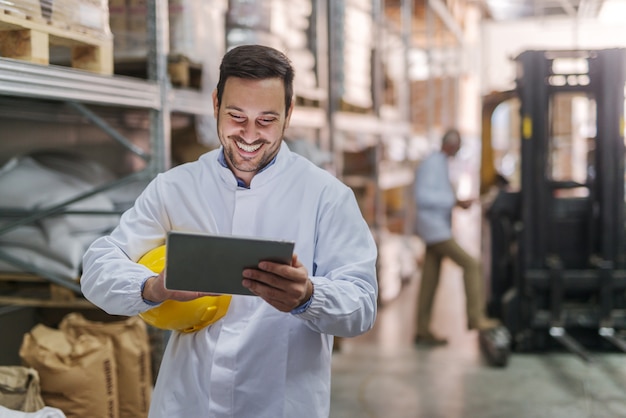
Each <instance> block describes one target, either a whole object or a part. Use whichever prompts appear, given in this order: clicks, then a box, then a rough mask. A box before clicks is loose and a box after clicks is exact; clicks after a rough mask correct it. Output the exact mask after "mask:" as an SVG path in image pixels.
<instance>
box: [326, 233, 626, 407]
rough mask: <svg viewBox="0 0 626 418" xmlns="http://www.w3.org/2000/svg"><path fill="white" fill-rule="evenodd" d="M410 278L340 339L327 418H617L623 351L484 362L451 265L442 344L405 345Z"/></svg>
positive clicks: (440, 311)
mask: <svg viewBox="0 0 626 418" xmlns="http://www.w3.org/2000/svg"><path fill="white" fill-rule="evenodd" d="M460 224H462V223H460ZM464 236H465V238H466V239H473V238H470V237H469V236H467V235H464ZM461 242H462V244H463V241H461ZM465 244H470V242H469V241H467V240H466V241H465ZM473 248H476V247H473ZM418 282H419V274H417V275H416V277H415V278H414V279H412V280H411V281H409V283H408V284H406V285H405V286H404V287H403V289H402V292H401V294H400V296H399V297H398V298H397V299H395V300H393V301H391V302H389V303H387V304H386V305H384V306H382V307H381V308H380V309H379V313H378V318H377V322H376V325H375V326H374V329H372V330H371V331H370V332H368V333H366V334H365V335H362V336H360V337H356V338H351V339H344V340H341V342H340V343H341V344H340V349H339V350H338V351H337V352H336V353H335V354H334V356H333V375H332V376H333V377H332V399H331V414H330V417H331V418H356V417H358V418H361V417H363V418H504V417H506V418H518V417H519V418H540V417H541V418H561V417H562V418H616V417H626V354H622V353H597V352H594V353H592V355H593V361H592V362H591V363H586V362H584V361H582V359H580V358H579V357H578V356H576V355H574V354H571V353H569V352H566V351H565V350H553V351H550V352H544V353H538V354H527V353H523V354H522V353H514V354H513V355H512V356H511V357H510V358H509V362H508V365H507V366H506V367H503V368H498V367H493V366H490V365H488V364H487V363H486V362H485V360H484V358H483V357H482V355H481V352H480V350H479V347H478V340H477V334H476V331H467V330H466V329H464V324H465V323H466V320H465V312H464V304H465V299H464V294H463V286H462V281H461V270H460V269H459V268H458V267H457V266H456V265H454V264H452V263H449V262H447V263H446V264H444V267H443V269H442V279H441V284H440V289H439V292H438V294H437V298H436V301H435V313H434V321H435V323H434V324H433V328H434V330H436V331H438V333H439V334H440V335H442V336H445V337H447V338H448V340H449V343H448V345H446V346H442V347H435V348H426V347H416V346H414V345H413V343H412V332H413V326H414V316H415V301H416V296H417V287H418Z"/></svg>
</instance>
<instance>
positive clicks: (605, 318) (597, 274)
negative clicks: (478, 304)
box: [481, 49, 626, 358]
mask: <svg viewBox="0 0 626 418" xmlns="http://www.w3.org/2000/svg"><path fill="white" fill-rule="evenodd" d="M515 64H516V66H517V76H516V89H515V91H514V92H512V93H513V94H514V95H515V96H517V98H518V99H519V103H520V110H519V115H518V116H519V125H520V126H519V130H520V147H519V178H520V187H519V190H518V191H513V192H511V191H507V190H505V189H504V188H503V189H502V190H500V191H499V192H498V194H497V196H496V198H495V199H494V200H493V204H492V205H491V207H489V208H488V210H487V211H486V213H487V216H486V222H487V223H488V224H489V230H490V233H491V239H490V248H488V249H487V251H489V252H490V259H491V268H490V269H489V271H490V277H489V278H488V282H489V286H488V288H489V295H488V299H489V301H490V302H489V303H490V306H489V308H490V309H489V310H490V313H491V314H495V315H496V316H499V317H500V319H501V320H502V321H503V323H504V325H505V326H506V327H507V328H508V329H509V331H510V332H511V335H512V339H513V340H512V345H513V348H514V349H517V350H535V349H546V348H548V347H550V346H551V342H552V341H556V342H558V343H560V344H561V345H562V346H565V347H566V348H567V349H569V350H571V351H573V352H576V353H577V354H579V355H580V356H581V357H583V358H588V357H589V356H588V354H587V352H586V348H589V347H594V348H600V347H616V346H617V347H618V348H620V349H622V350H624V351H626V344H624V342H623V340H622V339H621V337H620V334H621V333H624V332H626V302H625V297H624V294H625V291H626V251H625V250H626V248H625V247H626V231H625V228H624V221H625V219H624V211H625V205H624V196H625V190H624V174H625V173H624V99H625V97H624V89H625V86H626V50H625V49H606V50H571V51H525V52H523V53H521V54H520V55H519V56H518V57H517V58H515ZM501 96H502V97H503V98H508V97H510V96H511V95H510V94H509V95H501ZM494 108H495V105H494V104H493V103H492V104H491V105H490V106H489V111H490V112H492V111H493V109H494ZM581 114H584V115H586V117H587V119H584V118H581V117H580V115H581ZM483 120H485V117H483ZM489 133H490V130H489ZM483 146H485V141H483ZM486 155H489V152H487V153H486V152H485V150H483V166H484V167H487V168H489V167H490V168H491V170H486V169H485V168H483V173H481V177H484V173H485V172H487V173H492V172H493V163H492V162H490V161H485V156H486ZM485 170H486V171H485ZM481 186H482V185H481Z"/></svg>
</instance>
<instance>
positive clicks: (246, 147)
mask: <svg viewBox="0 0 626 418" xmlns="http://www.w3.org/2000/svg"><path fill="white" fill-rule="evenodd" d="M236 144H237V146H238V147H239V148H240V149H242V150H244V151H245V152H254V151H256V150H258V149H259V148H261V144H256V145H248V144H242V143H241V142H237V143H236Z"/></svg>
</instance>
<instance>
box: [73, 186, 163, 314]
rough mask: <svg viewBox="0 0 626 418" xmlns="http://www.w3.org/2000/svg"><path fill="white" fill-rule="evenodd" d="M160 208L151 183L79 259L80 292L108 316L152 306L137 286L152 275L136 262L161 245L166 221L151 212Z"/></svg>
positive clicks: (156, 191) (157, 212)
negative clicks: (80, 259)
mask: <svg viewBox="0 0 626 418" xmlns="http://www.w3.org/2000/svg"><path fill="white" fill-rule="evenodd" d="M157 180H158V177H157ZM160 207H161V204H160V198H159V193H158V182H157V181H156V180H155V181H153V182H151V183H150V184H149V185H148V187H147V188H146V189H145V190H144V192H143V193H142V194H141V195H140V196H139V197H138V198H137V200H136V202H135V205H134V206H133V207H132V208H131V209H129V210H128V211H126V212H125V213H124V214H123V215H122V217H121V219H120V223H119V225H118V226H117V227H116V228H115V229H114V230H113V232H112V233H111V234H110V235H108V236H104V237H101V238H98V239H97V240H96V241H94V242H93V243H92V244H91V246H90V247H89V248H88V249H87V251H86V252H85V255H84V256H83V274H82V276H81V280H80V285H81V290H82V292H83V294H84V295H85V297H86V298H87V299H88V300H89V301H91V302H92V303H93V304H95V305H96V306H98V307H100V308H101V309H103V310H104V311H105V312H107V313H109V314H111V315H127V316H132V315H136V314H138V313H140V312H143V311H146V310H148V309H150V308H153V307H154V306H153V305H149V304H147V303H145V302H144V300H143V298H142V297H141V290H142V289H141V287H142V284H143V282H144V281H145V280H146V279H147V278H149V277H151V276H154V275H155V273H154V272H152V271H151V270H150V269H148V268H147V267H144V266H143V265H140V264H137V260H139V258H141V256H142V255H143V254H145V253H146V252H148V251H149V250H151V249H153V248H156V247H158V246H159V245H161V244H163V243H164V242H165V234H166V232H165V231H166V229H167V228H166V225H167V218H166V217H165V216H164V214H161V215H159V213H160V212H159V211H158V210H155V208H160Z"/></svg>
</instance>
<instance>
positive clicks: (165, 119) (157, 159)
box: [147, 0, 172, 176]
mask: <svg viewBox="0 0 626 418" xmlns="http://www.w3.org/2000/svg"><path fill="white" fill-rule="evenodd" d="M147 26H148V78H149V79H150V80H154V81H156V83H157V86H158V88H159V98H160V103H161V106H160V110H156V109H152V110H150V145H151V148H152V155H153V158H152V160H151V162H150V171H151V173H150V174H151V175H153V176H154V175H156V174H157V173H160V172H162V171H165V170H167V169H168V168H170V166H171V159H170V155H171V152H170V150H171V118H170V113H171V104H170V100H169V98H170V95H171V90H172V87H171V84H170V80H169V77H168V74H167V56H168V53H169V44H170V41H169V19H168V2H167V1H162V0H149V1H148V16H147Z"/></svg>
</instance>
